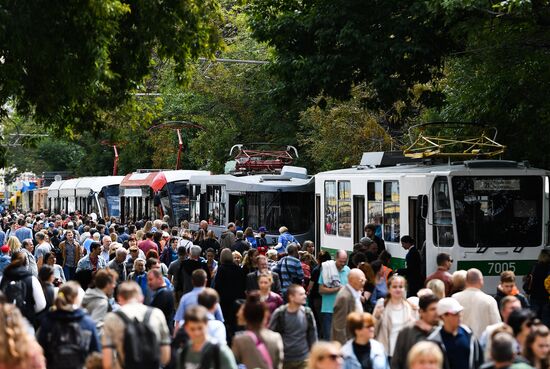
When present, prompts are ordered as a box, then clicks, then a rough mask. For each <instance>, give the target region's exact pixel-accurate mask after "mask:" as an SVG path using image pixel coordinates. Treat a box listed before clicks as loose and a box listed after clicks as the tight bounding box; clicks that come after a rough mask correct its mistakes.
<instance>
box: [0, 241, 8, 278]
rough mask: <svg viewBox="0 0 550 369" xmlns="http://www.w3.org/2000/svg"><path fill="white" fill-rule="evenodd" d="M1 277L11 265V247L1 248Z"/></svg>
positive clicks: (4, 246)
mask: <svg viewBox="0 0 550 369" xmlns="http://www.w3.org/2000/svg"><path fill="white" fill-rule="evenodd" d="M0 252H1V254H0V275H2V273H4V269H6V267H7V266H8V265H9V264H10V263H11V256H10V247H9V246H8V245H3V246H2V247H0Z"/></svg>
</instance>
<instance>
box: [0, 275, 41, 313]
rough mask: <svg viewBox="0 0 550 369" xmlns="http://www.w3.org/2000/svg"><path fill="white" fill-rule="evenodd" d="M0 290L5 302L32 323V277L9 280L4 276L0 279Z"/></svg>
mask: <svg viewBox="0 0 550 369" xmlns="http://www.w3.org/2000/svg"><path fill="white" fill-rule="evenodd" d="M0 290H1V291H2V292H3V293H4V296H5V297H6V301H7V302H9V303H11V304H14V305H15V306H17V308H19V310H20V311H21V314H23V316H24V317H25V318H27V319H28V320H29V322H31V323H34V320H35V312H34V297H33V294H32V276H30V275H29V276H26V277H23V278H21V279H14V280H9V279H8V278H7V277H6V276H4V278H3V279H2V283H1V284H0Z"/></svg>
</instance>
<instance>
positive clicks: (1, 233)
mask: <svg viewBox="0 0 550 369" xmlns="http://www.w3.org/2000/svg"><path fill="white" fill-rule="evenodd" d="M5 240H6V233H4V231H3V230H1V229H0V245H3V244H4V241H5Z"/></svg>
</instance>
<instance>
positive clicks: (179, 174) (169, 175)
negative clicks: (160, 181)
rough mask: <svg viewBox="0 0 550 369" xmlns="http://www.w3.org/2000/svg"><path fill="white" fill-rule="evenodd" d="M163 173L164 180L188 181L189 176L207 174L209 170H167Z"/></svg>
mask: <svg viewBox="0 0 550 369" xmlns="http://www.w3.org/2000/svg"><path fill="white" fill-rule="evenodd" d="M163 173H164V176H165V177H166V182H168V183H170V182H177V181H188V180H189V178H191V176H195V175H203V176H208V175H210V172H209V171H207V170H167V171H165V172H163Z"/></svg>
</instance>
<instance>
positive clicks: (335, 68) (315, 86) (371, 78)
mask: <svg viewBox="0 0 550 369" xmlns="http://www.w3.org/2000/svg"><path fill="white" fill-rule="evenodd" d="M428 5H429V2H425V1H406V0H395V1H385V2H383V1H372V0H370V1H362V0H318V1H311V0H307V1H302V0H286V1H279V0H251V1H250V5H249V7H248V12H249V14H250V16H251V20H250V24H251V27H252V29H253V36H254V37H255V38H256V39H257V40H259V41H262V42H267V43H268V44H269V45H270V46H273V47H274V48H275V50H276V58H275V64H274V66H273V67H272V70H273V72H274V73H275V74H276V75H277V76H279V77H280V78H281V79H282V80H283V81H284V83H285V91H286V96H287V97H288V99H289V100H294V99H298V100H300V99H304V98H307V97H312V96H317V95H318V94H320V93H323V94H325V95H328V96H332V97H336V98H346V99H347V98H349V97H350V92H351V88H352V87H353V86H354V85H358V84H360V83H367V84H368V85H369V87H370V88H371V89H372V90H373V92H374V93H373V94H371V96H369V101H370V104H371V106H373V107H374V106H376V107H384V108H388V107H392V106H393V104H394V103H395V102H396V101H405V102H407V101H409V97H410V96H409V93H410V89H411V88H412V87H413V86H414V85H415V84H418V83H427V82H429V81H431V80H432V79H433V78H434V77H437V76H440V73H441V69H440V67H441V65H442V61H443V58H444V57H445V56H446V55H447V54H448V53H449V51H450V50H453V49H454V47H455V44H454V43H453V42H452V39H451V38H450V37H449V34H448V33H447V30H448V26H447V24H446V19H445V18H444V17H442V13H441V11H440V10H439V8H438V7H436V6H432V7H429V6H428ZM429 94H430V91H429V90H428V91H426V95H429ZM426 101H429V102H430V103H431V104H435V103H437V102H438V101H439V100H438V99H434V98H433V96H432V98H431V99H428V98H426Z"/></svg>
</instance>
